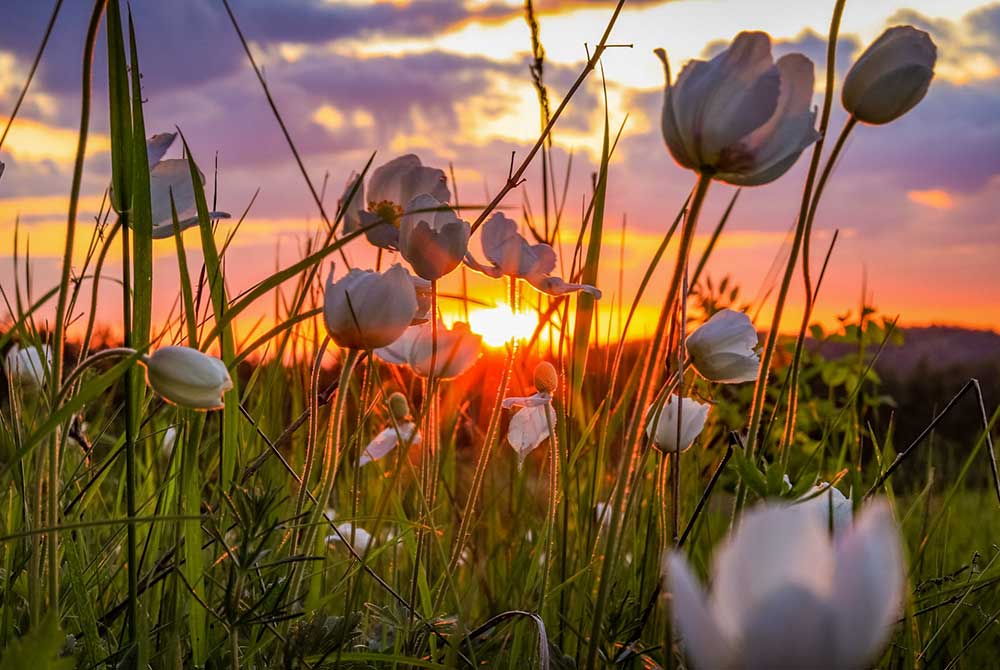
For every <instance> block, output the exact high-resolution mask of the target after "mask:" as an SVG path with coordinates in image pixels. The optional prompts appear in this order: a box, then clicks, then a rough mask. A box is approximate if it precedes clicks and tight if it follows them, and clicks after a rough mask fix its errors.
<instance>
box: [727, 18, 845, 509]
mask: <svg viewBox="0 0 1000 670" xmlns="http://www.w3.org/2000/svg"><path fill="white" fill-rule="evenodd" d="M845 2H846V0H838V2H837V4H836V6H835V7H834V10H833V18H832V19H831V20H830V34H829V37H828V41H827V44H828V45H830V46H829V48H828V54H827V58H828V62H827V78H826V91H825V94H824V99H823V112H822V117H821V120H820V128H819V133H820V137H819V139H818V140H817V141H816V145H815V147H814V148H813V155H812V161H811V162H810V164H809V174H808V176H807V177H806V184H805V188H804V189H803V191H802V203H801V205H800V208H799V218H798V223H797V224H796V226H795V235H794V238H793V240H792V249H791V251H790V252H789V255H788V264H787V265H786V266H785V275H784V278H783V279H782V282H781V289H780V290H779V292H778V297H777V300H776V302H775V306H774V315H773V317H772V319H771V329H770V330H769V331H768V334H767V342H766V343H765V345H764V351H763V355H762V356H761V361H760V371H759V372H758V374H757V383H756V385H755V386H754V395H753V404H752V405H751V408H750V430H749V435H748V441H749V444H748V445H747V455H748V456H749V457H750V458H753V457H754V455H756V453H757V448H758V441H759V440H758V433H759V432H760V421H761V416H762V415H763V412H764V399H765V393H766V391H767V384H768V373H769V372H770V369H771V359H772V357H773V356H774V347H775V344H776V343H777V339H778V328H779V327H780V325H781V316H782V314H783V313H784V311H785V299H786V298H787V297H788V289H789V286H790V285H791V283H792V276H793V275H794V273H795V265H796V263H797V261H798V257H799V249H800V248H801V247H802V240H803V237H804V236H805V232H806V225H807V224H806V222H807V221H808V218H809V205H810V199H811V197H812V192H813V183H814V181H815V179H816V173H817V171H818V170H819V162H820V158H821V156H822V153H823V138H824V135H825V133H826V129H827V126H828V125H829V121H830V109H831V106H832V102H833V72H834V65H835V63H834V59H835V57H836V42H837V34H838V33H839V31H840V19H841V16H842V15H843V13H844V3H845ZM831 54H832V55H833V58H831V57H830V56H831ZM745 495H746V494H745V489H743V488H741V489H740V491H739V492H738V494H737V498H736V506H735V508H734V514H738V513H739V510H740V509H741V508H742V506H743V500H744V498H745Z"/></svg>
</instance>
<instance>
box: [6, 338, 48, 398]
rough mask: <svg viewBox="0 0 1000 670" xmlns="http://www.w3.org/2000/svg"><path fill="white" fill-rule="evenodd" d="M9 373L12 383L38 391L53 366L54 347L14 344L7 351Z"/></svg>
mask: <svg viewBox="0 0 1000 670" xmlns="http://www.w3.org/2000/svg"><path fill="white" fill-rule="evenodd" d="M6 362H7V374H8V375H10V380H11V382H12V383H14V384H16V385H18V386H21V387H22V388H24V389H27V390H31V391H37V390H39V389H41V388H42V387H43V386H44V385H45V374H46V370H48V369H49V368H50V367H51V366H52V348H51V347H49V345H47V344H43V345H41V346H39V347H34V346H29V347H21V346H18V345H16V344H15V345H14V346H13V347H11V348H10V350H9V351H8V352H7V361H6Z"/></svg>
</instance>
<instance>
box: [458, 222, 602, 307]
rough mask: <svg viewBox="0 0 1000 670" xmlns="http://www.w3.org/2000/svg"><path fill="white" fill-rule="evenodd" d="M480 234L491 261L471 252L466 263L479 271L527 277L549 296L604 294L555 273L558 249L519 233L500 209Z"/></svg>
mask: <svg viewBox="0 0 1000 670" xmlns="http://www.w3.org/2000/svg"><path fill="white" fill-rule="evenodd" d="M480 235H481V236H480V239H481V242H482V245H483V255H485V256H486V259H487V260H488V261H489V263H490V264H488V265H487V264H485V263H480V262H479V261H477V260H476V259H475V257H474V256H473V255H472V254H471V253H470V254H466V256H465V264H466V265H467V266H469V267H470V268H472V269H473V270H475V271H476V272H480V273H482V274H484V275H486V276H487V277H493V278H494V279H499V278H500V277H502V276H504V275H507V276H508V277H514V278H519V279H524V280H525V281H527V282H528V283H529V284H531V285H532V286H534V287H535V288H536V289H538V290H539V291H541V292H542V293H548V294H549V295H563V294H564V293H569V292H571V291H585V292H587V293H589V294H591V295H592V296H594V297H595V298H600V297H601V291H600V290H599V289H597V288H595V287H594V286H591V285H590V284H571V283H568V282H566V281H563V280H562V279H561V278H560V277H553V276H551V274H550V273H551V272H552V271H553V270H555V268H556V252H555V250H554V249H553V248H552V247H551V246H550V245H548V244H544V243H540V244H530V243H529V242H528V240H526V239H524V237H522V236H521V234H520V233H518V232H517V224H516V223H515V222H514V221H512V220H511V219H509V218H507V217H506V216H504V215H503V214H501V213H500V212H496V213H495V214H493V216H491V217H490V218H489V219H487V220H486V223H484V224H483V229H482V233H481V234H480Z"/></svg>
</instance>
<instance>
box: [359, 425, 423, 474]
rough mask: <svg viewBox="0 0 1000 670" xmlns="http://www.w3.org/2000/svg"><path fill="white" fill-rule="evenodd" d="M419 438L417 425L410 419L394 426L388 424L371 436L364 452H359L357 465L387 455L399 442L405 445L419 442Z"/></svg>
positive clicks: (365, 463) (366, 463)
mask: <svg viewBox="0 0 1000 670" xmlns="http://www.w3.org/2000/svg"><path fill="white" fill-rule="evenodd" d="M397 428H398V430H397ZM420 439H421V438H420V433H419V432H418V431H417V426H416V424H414V423H413V422H412V421H403V422H400V423H399V424H397V425H396V426H388V427H386V428H385V430H383V431H382V432H381V433H379V434H378V435H376V436H375V437H374V438H372V441H371V442H369V443H368V446H367V447H365V451H364V453H362V454H361V459H360V460H358V467H361V466H363V465H368V464H369V463H371V462H372V461H377V460H379V459H380V458H383V457H385V456H387V455H388V454H389V452H391V451H392V450H393V449H395V448H396V447H397V446H398V445H399V444H401V443H402V444H404V445H406V446H409V445H413V444H420Z"/></svg>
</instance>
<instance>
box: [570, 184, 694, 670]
mask: <svg viewBox="0 0 1000 670" xmlns="http://www.w3.org/2000/svg"><path fill="white" fill-rule="evenodd" d="M711 183H712V175H711V173H709V172H702V173H699V174H698V183H697V184H696V185H695V190H694V195H693V196H692V197H691V207H690V209H689V210H688V216H687V220H686V221H685V222H684V228H683V230H682V232H681V242H680V249H679V250H678V255H677V264H676V265H675V267H674V274H673V278H672V279H671V282H670V288H669V290H668V291H667V296H666V300H665V302H664V304H663V310H662V311H661V312H660V319H659V323H658V325H657V329H656V331H655V332H656V335H655V336H654V339H653V343H652V345H651V346H650V349H649V354H648V356H647V359H646V364H645V367H644V370H643V375H642V377H641V378H640V380H639V391H638V393H637V395H636V406H635V408H634V409H633V412H632V421H631V424H630V427H629V428H630V429H629V432H628V434H627V435H626V436H625V439H626V440H627V442H626V444H627V445H629V448H628V449H626V451H625V453H624V454H623V455H622V459H623V461H622V466H621V467H620V468H619V474H618V477H619V480H618V485H617V486H616V487H615V494H614V498H613V501H612V503H611V518H610V520H609V522H608V533H607V540H606V542H605V548H604V559H603V562H602V565H601V577H600V581H599V582H598V586H597V599H596V601H595V603H594V616H593V621H592V624H591V631H590V644H589V646H588V650H587V661H586V663H585V664H584V666H583V667H585V668H587V670H596V668H597V653H598V644H599V641H600V639H601V627H602V625H603V622H604V621H603V620H604V608H605V606H606V604H607V599H608V594H609V592H610V589H611V571H612V569H613V567H614V563H615V562H616V561H615V556H616V554H617V552H618V540H619V538H618V531H619V527H620V526H623V525H624V518H623V517H624V514H625V509H624V505H623V502H624V501H625V500H627V499H628V498H629V497H630V496H629V482H630V479H631V476H632V474H633V472H634V470H635V468H636V467H637V463H638V461H639V460H640V456H641V454H642V453H643V449H642V442H643V440H642V435H643V430H642V426H643V421H644V411H645V408H646V406H647V404H648V401H649V395H650V393H651V391H652V389H653V388H655V386H656V379H657V378H658V377H659V372H658V365H659V361H660V360H661V358H662V349H663V345H664V339H665V334H666V330H667V328H666V324H667V320H668V319H669V318H670V316H671V315H672V314H673V312H674V309H675V305H676V300H677V299H678V294H679V293H680V288H681V280H682V278H683V276H684V269H685V267H686V266H687V258H688V255H689V254H690V253H691V243H692V241H693V239H694V232H695V229H696V228H697V225H698V216H699V214H700V213H701V207H702V205H703V204H704V201H705V196H706V195H707V194H708V187H709V186H710V185H711ZM626 463H627V464H626Z"/></svg>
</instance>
